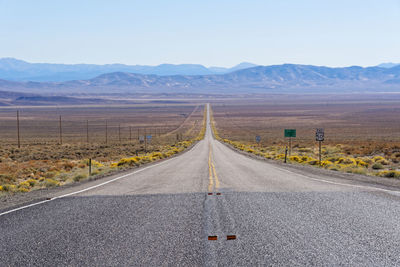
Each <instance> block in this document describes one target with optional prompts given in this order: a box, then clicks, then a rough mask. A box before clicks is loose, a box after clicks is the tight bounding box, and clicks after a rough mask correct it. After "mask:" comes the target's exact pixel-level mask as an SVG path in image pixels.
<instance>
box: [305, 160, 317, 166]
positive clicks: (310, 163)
mask: <svg viewBox="0 0 400 267" xmlns="http://www.w3.org/2000/svg"><path fill="white" fill-rule="evenodd" d="M306 163H307V164H309V165H317V164H318V163H319V160H317V159H311V160H309V161H307V162H306Z"/></svg>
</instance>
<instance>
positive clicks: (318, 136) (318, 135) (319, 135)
mask: <svg viewBox="0 0 400 267" xmlns="http://www.w3.org/2000/svg"><path fill="white" fill-rule="evenodd" d="M324 139H325V132H324V129H323V128H317V129H316V131H315V140H316V141H317V142H318V145H319V149H318V150H319V165H320V166H321V165H322V160H321V158H322V156H321V150H322V149H321V145H322V141H324Z"/></svg>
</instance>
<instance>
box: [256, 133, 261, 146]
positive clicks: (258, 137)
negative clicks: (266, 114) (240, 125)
mask: <svg viewBox="0 0 400 267" xmlns="http://www.w3.org/2000/svg"><path fill="white" fill-rule="evenodd" d="M256 142H257V144H258V145H260V142H261V136H259V135H257V136H256Z"/></svg>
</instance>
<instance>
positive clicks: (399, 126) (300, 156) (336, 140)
mask: <svg viewBox="0 0 400 267" xmlns="http://www.w3.org/2000/svg"><path fill="white" fill-rule="evenodd" d="M313 102H317V101H311V100H310V101H309V102H304V100H303V101H302V103H296V102H295V101H292V102H291V103H290V105H289V104H287V105H286V104H280V105H276V104H273V103H271V102H265V103H246V102H238V103H234V104H230V105H227V104H223V105H213V115H214V120H215V128H216V130H217V131H218V134H219V136H220V137H221V139H225V141H226V142H228V143H230V144H231V145H233V146H235V147H237V148H239V149H242V150H244V151H247V152H250V153H255V154H259V155H260V156H264V157H266V158H270V159H276V160H283V159H284V154H285V147H286V146H287V145H288V142H287V140H286V139H285V138H284V137H283V132H284V129H285V128H290V129H297V138H295V139H293V150H292V157H290V158H289V161H290V162H292V163H296V164H308V165H315V166H319V162H318V144H317V142H315V128H325V142H323V150H322V158H323V162H322V167H324V168H327V169H332V170H338V171H344V172H352V173H360V174H371V175H378V176H384V177H392V178H398V177H399V175H398V170H399V167H400V164H399V163H400V117H399V116H398V114H400V105H399V102H393V101H386V102H385V101H382V102H380V103H378V102H377V101H375V102H369V103H364V102H361V101H360V102H357V101H356V100H353V101H351V103H345V102H340V101H331V102H329V103H328V104H321V103H317V104H312V103H313ZM256 135H260V136H261V140H262V141H261V143H260V144H256V142H255V136H256Z"/></svg>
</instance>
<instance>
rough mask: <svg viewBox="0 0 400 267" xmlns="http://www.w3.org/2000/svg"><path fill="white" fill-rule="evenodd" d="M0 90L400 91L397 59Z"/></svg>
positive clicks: (1, 84) (121, 75) (115, 76)
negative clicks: (386, 64) (375, 63)
mask: <svg viewBox="0 0 400 267" xmlns="http://www.w3.org/2000/svg"><path fill="white" fill-rule="evenodd" d="M0 90H3V91H18V92H23V93H37V94H50V95H70V96H71V95H127V94H132V95H133V94H166V93H168V94H248V93H252V94H268V93H355V92H357V93H360V92H361V93H362V92H400V65H398V66H394V67H392V68H382V67H367V68H363V67H358V66H353V67H344V68H330V67H320V66H312V65H296V64H283V65H272V66H256V67H251V68H246V69H241V70H237V71H233V72H229V73H225V74H211V75H167V76H160V75H154V74H137V73H128V72H113V73H107V74H102V75H99V76H97V77H95V78H92V79H86V80H73V81H66V82H15V81H7V80H0Z"/></svg>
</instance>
